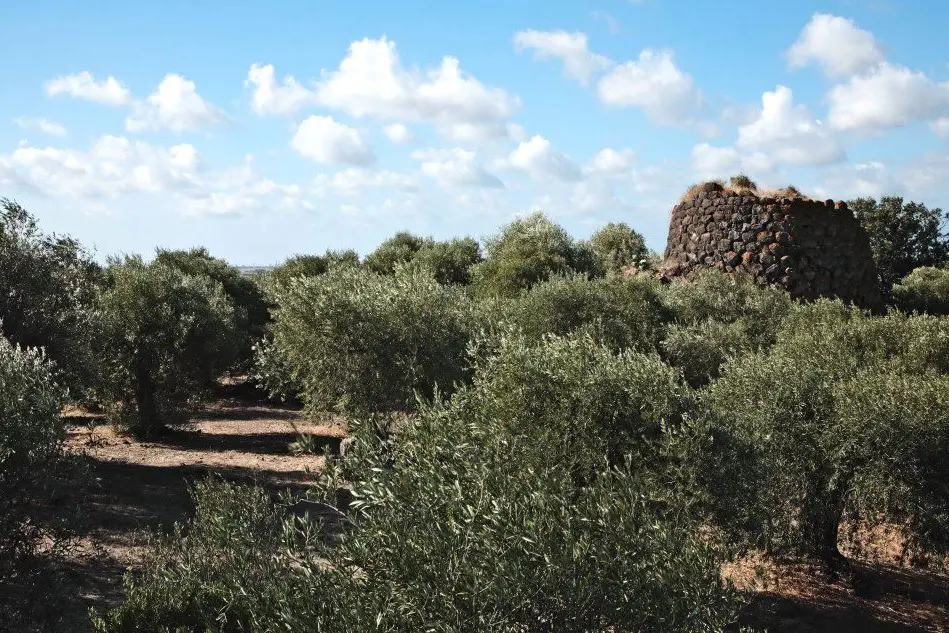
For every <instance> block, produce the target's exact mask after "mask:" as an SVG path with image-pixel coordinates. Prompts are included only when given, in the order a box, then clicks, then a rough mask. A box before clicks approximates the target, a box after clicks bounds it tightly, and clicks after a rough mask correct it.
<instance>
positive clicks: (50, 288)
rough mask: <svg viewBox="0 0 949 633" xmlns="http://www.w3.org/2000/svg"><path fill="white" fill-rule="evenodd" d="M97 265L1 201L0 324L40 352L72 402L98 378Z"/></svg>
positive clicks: (77, 247) (69, 242) (73, 244)
mask: <svg viewBox="0 0 949 633" xmlns="http://www.w3.org/2000/svg"><path fill="white" fill-rule="evenodd" d="M98 281H99V266H98V265H97V264H96V263H95V262H94V261H93V260H92V259H91V257H90V256H89V254H88V253H87V252H86V251H85V250H84V249H83V248H82V246H80V245H79V243H78V242H76V241H75V240H73V239H71V238H69V237H63V236H56V235H47V234H45V233H43V232H42V231H41V230H40V229H39V227H38V226H37V223H36V220H35V219H34V218H33V216H31V215H30V214H29V212H27V210H26V209H24V208H23V207H22V206H20V205H19V204H17V203H16V202H12V201H10V200H0V321H3V331H4V334H5V335H6V336H7V337H8V338H9V339H10V340H11V341H13V342H15V343H18V344H20V345H22V346H25V347H42V348H43V349H44V350H45V352H46V355H47V356H48V357H49V358H50V359H52V360H53V361H55V363H56V369H55V371H56V372H57V374H58V378H59V380H60V382H61V383H62V384H63V385H64V386H66V387H68V388H69V390H70V394H71V396H72V397H73V398H77V397H78V398H83V397H85V396H86V395H88V392H89V390H90V389H91V388H92V387H93V386H94V383H95V381H96V379H97V376H98V373H99V371H98V368H97V362H96V358H95V356H94V355H93V353H92V349H93V338H94V337H95V335H96V331H97V327H96V315H95V312H94V302H95V296H96V292H97V283H98Z"/></svg>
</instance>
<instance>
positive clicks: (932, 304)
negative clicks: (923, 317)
mask: <svg viewBox="0 0 949 633" xmlns="http://www.w3.org/2000/svg"><path fill="white" fill-rule="evenodd" d="M892 302H893V305H894V306H896V307H897V308H899V309H900V310H905V311H907V312H925V313H926V314H938V315H949V269H945V268H933V267H931V266H922V267H920V268H917V269H916V270H914V271H913V272H911V273H910V274H908V275H907V276H906V277H904V278H903V280H902V281H900V283H898V284H896V285H895V286H893V294H892Z"/></svg>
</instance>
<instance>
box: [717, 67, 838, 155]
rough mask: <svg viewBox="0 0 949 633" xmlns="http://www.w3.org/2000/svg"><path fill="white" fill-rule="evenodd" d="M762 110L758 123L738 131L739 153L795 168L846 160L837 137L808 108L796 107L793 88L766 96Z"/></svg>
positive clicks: (769, 93)
mask: <svg viewBox="0 0 949 633" xmlns="http://www.w3.org/2000/svg"><path fill="white" fill-rule="evenodd" d="M761 106H762V107H761V111H760V113H759V115H758V118H757V119H755V120H754V121H752V122H750V123H747V124H745V125H742V126H741V127H739V128H738V142H737V143H736V145H737V147H738V149H740V150H742V151H744V152H746V153H755V152H763V153H766V154H767V155H769V156H771V157H772V158H773V159H774V161H775V162H778V163H790V164H792V165H824V164H827V163H832V162H837V161H840V160H842V159H843V158H844V152H843V149H842V148H841V147H840V145H839V143H838V142H837V139H836V138H835V137H834V135H833V134H832V133H831V132H830V131H828V130H827V129H826V128H825V126H824V125H823V124H822V123H821V122H820V121H818V120H816V119H814V118H813V117H812V116H811V115H810V113H809V112H808V111H807V108H806V107H804V106H803V105H797V106H795V105H794V96H793V94H792V93H791V89H790V88H787V87H786V86H778V87H777V88H775V90H774V91H773V92H765V93H764V94H762V95H761Z"/></svg>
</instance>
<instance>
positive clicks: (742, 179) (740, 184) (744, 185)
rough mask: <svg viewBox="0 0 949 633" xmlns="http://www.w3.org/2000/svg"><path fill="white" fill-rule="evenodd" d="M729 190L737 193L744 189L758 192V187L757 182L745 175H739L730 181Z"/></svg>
mask: <svg viewBox="0 0 949 633" xmlns="http://www.w3.org/2000/svg"><path fill="white" fill-rule="evenodd" d="M728 188H729V189H733V190H736V191H737V190H742V189H747V190H750V191H757V189H758V185H756V184H755V181H754V180H752V179H751V178H749V177H748V176H746V175H745V174H738V175H737V176H732V177H731V179H730V180H729V181H728Z"/></svg>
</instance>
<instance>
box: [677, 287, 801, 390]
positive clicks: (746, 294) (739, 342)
mask: <svg viewBox="0 0 949 633" xmlns="http://www.w3.org/2000/svg"><path fill="white" fill-rule="evenodd" d="M665 301H666V305H667V306H668V309H669V310H671V311H672V314H673V319H672V320H673V322H672V323H671V324H670V325H669V327H668V329H667V331H666V334H665V337H664V340H663V341H662V346H661V348H662V353H663V356H664V358H665V359H666V360H667V361H668V362H670V363H672V364H673V365H675V366H676V367H679V368H681V369H682V370H683V371H684V372H685V375H686V377H687V379H688V380H689V383H690V384H692V385H693V386H701V385H703V384H705V383H707V382H708V381H709V380H712V379H713V378H715V377H717V376H718V373H719V370H720V368H721V367H722V365H723V363H725V361H726V360H727V359H729V358H730V357H732V356H734V355H735V354H738V353H740V352H744V351H750V350H760V349H764V348H766V347H768V346H769V345H770V344H771V343H772V342H773V341H774V337H775V333H776V331H777V328H778V326H779V325H780V323H781V321H782V320H783V319H784V318H785V317H786V315H788V314H789V313H790V312H791V310H792V308H793V306H794V302H793V301H792V300H791V298H790V297H789V296H788V294H787V293H785V292H782V291H780V290H777V289H774V288H770V287H761V286H758V285H756V284H755V283H754V281H753V280H752V279H751V278H750V277H747V276H740V275H737V276H728V275H725V274H723V273H720V272H718V271H714V270H709V271H703V272H701V273H700V274H699V275H697V276H696V278H695V279H694V280H693V281H690V282H675V283H672V284H670V285H668V286H666V287H665Z"/></svg>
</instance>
